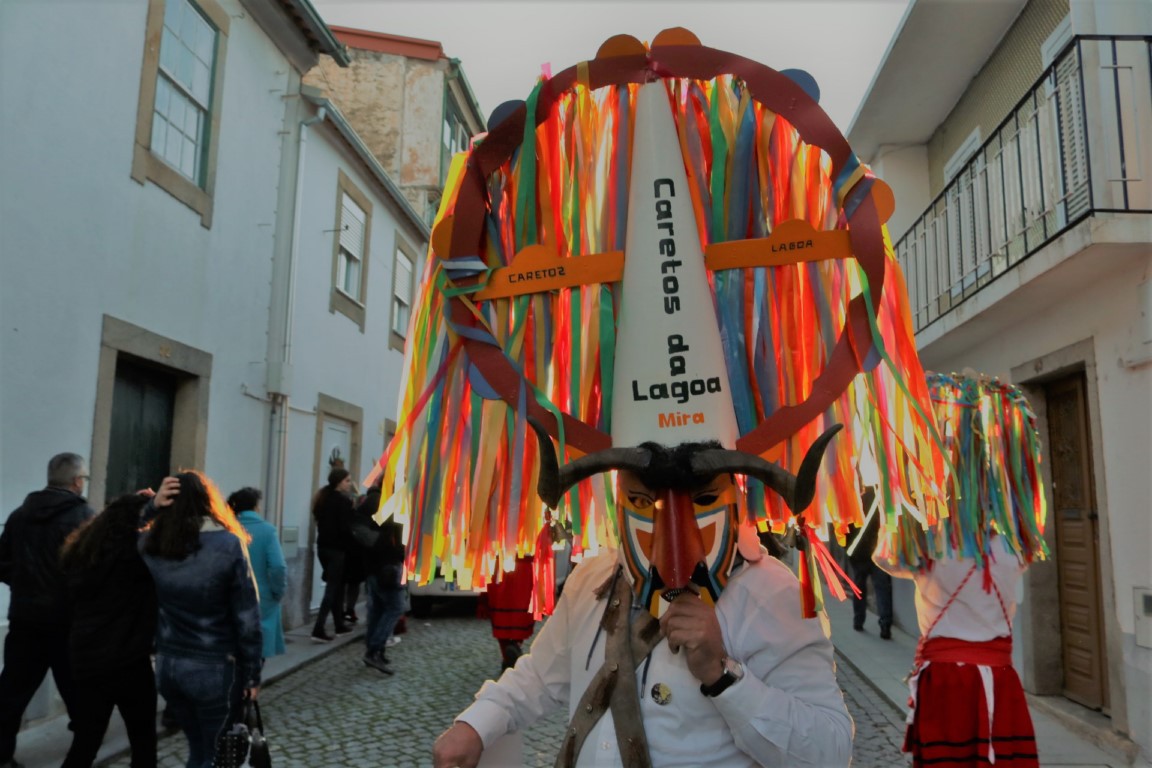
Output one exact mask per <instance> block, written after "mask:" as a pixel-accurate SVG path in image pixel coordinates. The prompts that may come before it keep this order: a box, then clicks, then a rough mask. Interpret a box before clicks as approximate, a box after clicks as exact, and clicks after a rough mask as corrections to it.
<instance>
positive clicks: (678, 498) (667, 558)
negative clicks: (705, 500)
mask: <svg viewBox="0 0 1152 768" xmlns="http://www.w3.org/2000/svg"><path fill="white" fill-rule="evenodd" d="M654 506H655V510H654V513H653V516H652V517H653V519H652V565H654V566H655V567H656V572H657V573H659V574H660V578H661V580H662V581H663V582H664V587H665V593H664V597H665V598H669V599H670V598H673V597H675V596H676V595H677V594H679V593H680V592H681V591H683V590H684V589H685V588H687V586H688V583H689V582H690V581H692V574H693V573H694V572H695V571H696V567H697V566H698V565H701V564H703V563H704V562H705V556H706V553H705V549H704V537H703V536H702V535H701V533H700V528H699V527H698V526H697V524H696V510H695V505H694V503H693V500H692V495H691V494H689V493H688V492H686V491H673V490H666V491H664V492H663V493H661V494H660V496H659V497H658V498H657V499H656V503H655V505H654Z"/></svg>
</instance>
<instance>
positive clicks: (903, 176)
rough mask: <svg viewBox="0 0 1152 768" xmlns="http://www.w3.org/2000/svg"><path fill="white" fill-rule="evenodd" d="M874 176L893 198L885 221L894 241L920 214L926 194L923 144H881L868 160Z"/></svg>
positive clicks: (926, 165)
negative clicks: (889, 189) (894, 203)
mask: <svg viewBox="0 0 1152 768" xmlns="http://www.w3.org/2000/svg"><path fill="white" fill-rule="evenodd" d="M868 162H869V164H870V165H871V166H872V171H873V172H874V173H875V174H876V176H877V177H879V178H881V179H883V180H884V182H885V183H886V184H888V186H889V187H891V188H892V193H893V195H895V197H896V211H895V212H894V213H893V214H892V218H891V219H889V220H888V234H889V236H891V238H892V243H893V244H895V243H896V242H898V241H899V240H900V238H901V237H903V236H904V234H905V233H906V232H907V231H908V230H909V229H910V228H911V227H912V225H913V224H915V223H916V220H917V219H918V218H920V216H921V215H922V214H923V213H924V205H925V201H926V200H929V199H930V198H929V196H928V148H927V147H926V146H925V145H923V144H913V145H910V146H903V147H892V146H882V147H880V151H879V152H878V153H877V155H876V157H875V158H874V159H871V160H869V161H868Z"/></svg>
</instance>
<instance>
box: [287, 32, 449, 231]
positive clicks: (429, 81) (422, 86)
mask: <svg viewBox="0 0 1152 768" xmlns="http://www.w3.org/2000/svg"><path fill="white" fill-rule="evenodd" d="M349 55H350V57H351V59H352V63H351V65H350V66H348V67H347V68H342V67H339V66H337V65H336V63H335V62H334V61H333V60H332V59H331V58H330V57H328V56H321V57H320V64H319V66H317V67H315V68H313V70H312V71H311V72H309V73H308V75H307V76H306V77H305V78H304V81H305V83H306V84H308V85H312V86H315V87H317V88H320V89H322V90H323V91H324V92H325V93H326V95H327V96H328V98H330V99H331V100H332V101H333V102H334V103H335V104H336V105H337V106H338V107H340V111H341V112H343V113H344V115H345V116H346V117H347V118H348V122H349V123H351V124H352V126H353V127H354V128H355V129H356V132H357V133H358V134H359V135H360V137H361V138H362V139H363V140H364V143H365V144H366V145H367V146H368V148H369V150H371V151H372V154H374V155H375V156H376V159H378V160H379V161H380V164H381V165H383V166H384V169H385V170H386V171H387V172H388V174H389V176H391V177H392V178H393V179H395V180H396V181H397V183H398V184H399V185H400V188H401V190H402V191H403V192H404V195H405V197H407V198H408V200H409V202H411V203H412V205H413V207H414V208H415V209H416V210H417V211H419V212H423V211H424V209H425V206H426V201H427V193H428V190H429V189H434V190H436V191H439V189H440V142H441V134H442V133H443V130H442V121H443V112H444V78H445V72H446V70H447V66H448V62H447V60H444V59H441V60H437V61H428V60H424V59H414V58H407V57H404V56H398V55H394V54H387V53H377V52H375V51H366V50H362V49H357V48H351V49H349Z"/></svg>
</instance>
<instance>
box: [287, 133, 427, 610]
mask: <svg viewBox="0 0 1152 768" xmlns="http://www.w3.org/2000/svg"><path fill="white" fill-rule="evenodd" d="M309 130H310V131H311V133H310V136H309V138H308V149H307V154H306V156H305V160H304V166H303V168H302V172H301V180H302V184H303V193H302V198H301V212H300V217H301V218H300V222H299V227H298V233H299V241H298V262H297V270H298V273H297V282H296V303H295V318H294V323H295V340H294V343H293V352H292V356H293V363H294V364H293V380H292V394H291V398H290V416H289V426H288V430H289V434H288V448H287V461H286V466H287V467H288V470H287V476H286V478H285V491H284V500H285V505H284V521H283V525H284V526H285V527H295V528H297V529H298V535H299V543H300V544H299V546H300V553H299V554H298V556H297V558H296V562H295V564H294V565H293V564H290V571H291V580H292V583H293V589H294V590H297V591H296V594H297V595H300V596H302V597H303V596H305V593H304V592H302V590H307V589H309V588H311V589H312V590H313V591H312V594H311V595H310V597H308V599H307V602H308V603H309V604H310V605H316V604H317V603H318V602H319V600H320V595H319V593H318V591H319V589H320V588H321V586H320V585H319V582H318V581H317V579H316V578H315V577H314V575H313V571H314V570H315V569H317V568H318V566H317V565H316V564H315V554H314V551H313V550H312V549H311V542H312V541H313V540H314V533H313V532H312V520H311V516H310V511H309V507H310V501H311V498H312V495H313V494H314V493H315V491H316V490H317V485H316V478H317V476H318V475H319V476H320V477H323V476H326V475H327V472H328V466H327V458H328V457H327V455H323V456H317V455H316V430H317V423H318V419H319V418H320V416H319V415H318V414H317V413H316V406H317V403H318V400H319V397H320V395H321V394H324V395H327V396H328V397H332V398H336V399H338V400H341V401H343V402H345V403H348V404H350V405H353V406H357V407H359V408H361V409H362V410H363V421H362V422H361V441H360V452H359V455H358V456H356V457H351V456H349V457H347V458H346V461H347V464H348V467H349V469H352V470H354V472H355V474H354V475H353V479H354V480H355V482H356V483H357V485H359V484H360V481H361V480H362V479H363V477H364V475H365V474H367V472H368V470H369V469H370V468H371V467H372V465H373V463H374V462H375V461H376V460H377V459H379V458H380V455H381V453H382V452H383V450H384V447H385V443H384V425H385V420H391V421H393V422H395V421H396V420H397V417H396V411H397V404H398V401H399V391H400V377H401V372H402V367H403V362H404V355H403V353H401V352H399V351H397V350H394V349H391V348H390V347H389V343H388V341H389V335H390V321H391V304H392V275H393V255H394V253H395V250H396V237H397V232H400V233H401V236H402V237H404V238H405V239H406V240H407V242H408V244H409V245H410V246H411V248H412V250H413V252H415V253H416V254H419V255H420V257H421V258H422V257H423V254H424V252H425V251H426V250H427V242H426V241H425V240H424V239H423V237H424V236H423V234H422V233H421V232H419V231H418V230H416V229H415V227H414V226H413V225H412V224H411V222H410V221H409V220H408V219H407V218H405V217H403V216H401V215H398V214H397V211H396V208H395V205H394V204H393V203H392V202H390V200H389V198H388V197H387V195H386V194H385V192H384V191H383V189H382V187H381V185H380V184H379V182H378V181H377V180H376V179H375V178H374V177H373V176H372V175H371V174H370V173H369V172H368V171H367V168H366V167H365V166H364V165H363V163H362V162H361V161H360V160H359V159H358V158H357V157H356V156H355V155H354V154H353V153H352V152H350V151H349V150H348V148H347V145H346V143H345V142H344V140H343V139H342V138H341V137H340V135H339V134H338V133H337V132H336V130H335V129H334V128H333V127H332V125H331V124H330V123H328V122H325V123H322V124H318V125H316V126H314V127H312V128H311V129H309ZM340 171H343V172H344V174H345V175H346V176H348V177H349V178H350V179H351V181H352V183H353V184H355V186H356V187H357V189H359V190H360V191H361V192H362V193H364V194H365V195H367V196H368V198H369V200H370V201H371V203H372V218H371V235H370V237H371V240H370V243H369V248H368V260H367V272H368V275H367V280H368V289H367V300H366V302H365V307H366V313H365V325H364V330H363V332H361V330H360V327H359V326H358V325H357V324H356V323H355V322H354V321H353V320H352V319H350V318H349V317H347V316H346V315H344V314H342V313H340V312H333V311H330V309H329V306H330V305H329V296H330V293H331V290H332V252H333V242H334V238H335V236H336V233H335V232H333V227H334V226H335V221H336V206H337V204H338V194H337V190H338V187H337V183H338V182H337V178H338V173H339V172H340ZM357 470H358V471H357ZM361 490H363V489H361ZM309 564H311V566H309ZM288 602H291V603H296V602H297V601H295V600H293V599H292V598H291V597H290V598H289V601H288ZM291 610H294V611H298V610H299V606H298V605H293V606H292V607H291Z"/></svg>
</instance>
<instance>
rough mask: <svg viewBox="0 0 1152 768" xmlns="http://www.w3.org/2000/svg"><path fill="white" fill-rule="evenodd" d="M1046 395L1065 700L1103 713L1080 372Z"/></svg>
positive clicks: (1096, 548)
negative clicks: (1067, 699)
mask: <svg viewBox="0 0 1152 768" xmlns="http://www.w3.org/2000/svg"><path fill="white" fill-rule="evenodd" d="M1045 390H1046V391H1045V395H1046V397H1047V401H1048V430H1049V431H1048V442H1049V457H1050V458H1049V460H1050V461H1051V464H1052V518H1053V520H1054V521H1055V526H1056V566H1057V571H1058V573H1059V579H1060V585H1059V586H1060V634H1061V645H1062V648H1063V657H1064V695H1065V696H1067V697H1068V698H1069V699H1072V700H1073V701H1075V702H1077V703H1080V704H1083V705H1084V706H1086V707H1091V708H1093V709H1100V710H1107V708H1108V665H1107V659H1106V657H1105V652H1104V620H1103V611H1102V609H1101V603H1102V600H1101V597H1100V560H1099V557H1100V534H1099V520H1098V515H1097V511H1096V492H1095V489H1094V487H1093V478H1092V452H1091V440H1090V438H1089V431H1088V403H1087V397H1086V395H1087V390H1086V385H1085V380H1084V374H1083V373H1076V374H1073V375H1071V376H1066V377H1064V378H1062V379H1059V380H1057V381H1054V382H1052V383H1051V384H1050V385H1048V386H1047V387H1046V388H1045Z"/></svg>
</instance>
